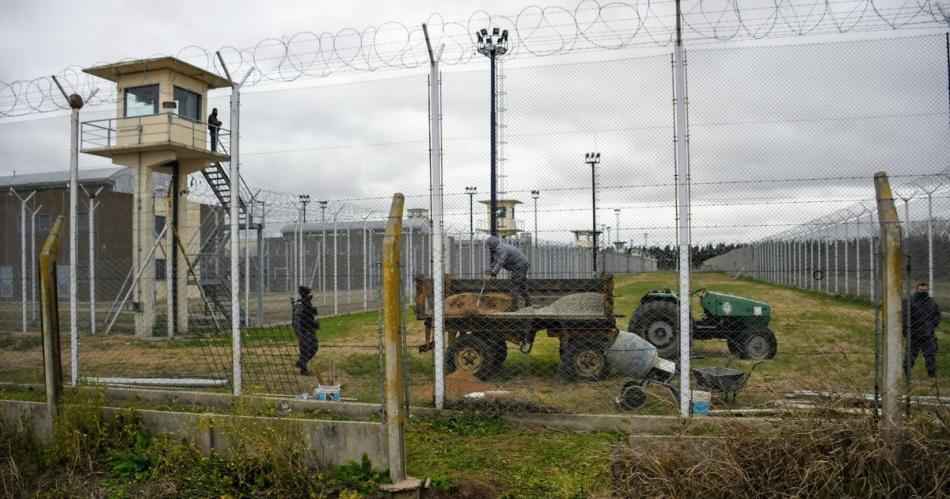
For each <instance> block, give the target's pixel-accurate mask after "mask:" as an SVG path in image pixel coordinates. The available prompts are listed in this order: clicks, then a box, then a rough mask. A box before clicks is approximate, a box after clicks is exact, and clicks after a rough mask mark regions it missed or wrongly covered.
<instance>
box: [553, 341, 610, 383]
mask: <svg viewBox="0 0 950 499" xmlns="http://www.w3.org/2000/svg"><path fill="white" fill-rule="evenodd" d="M606 350H607V344H606V343H604V342H603V341H598V340H574V341H571V342H569V343H568V344H567V347H566V348H565V349H564V354H563V356H562V357H561V363H560V365H559V366H558V367H559V370H560V372H561V376H562V377H564V378H565V379H567V380H570V381H598V380H602V379H604V378H606V377H607V375H608V374H610V363H609V362H607V354H606Z"/></svg>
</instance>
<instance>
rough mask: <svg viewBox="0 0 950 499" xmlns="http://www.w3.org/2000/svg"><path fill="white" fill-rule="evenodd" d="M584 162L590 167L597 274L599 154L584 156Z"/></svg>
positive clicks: (594, 260) (594, 268)
mask: <svg viewBox="0 0 950 499" xmlns="http://www.w3.org/2000/svg"><path fill="white" fill-rule="evenodd" d="M584 162H585V163H587V164H588V165H590V191H591V211H592V212H593V215H594V220H593V226H592V227H591V230H592V231H593V233H594V242H593V244H591V249H592V251H593V267H592V268H593V271H594V273H595V274H596V273H597V245H598V242H597V173H596V170H597V164H598V163H600V153H599V152H589V153H587V154H585V155H584Z"/></svg>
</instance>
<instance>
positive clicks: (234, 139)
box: [217, 52, 254, 396]
mask: <svg viewBox="0 0 950 499" xmlns="http://www.w3.org/2000/svg"><path fill="white" fill-rule="evenodd" d="M217 55H218V60H219V61H221V67H222V69H223V70H224V74H225V76H227V78H228V80H230V81H231V172H230V173H231V178H230V180H231V185H230V189H231V199H230V218H231V219H230V220H229V222H230V233H231V234H230V238H231V254H230V255H229V257H230V260H231V276H230V281H231V282H230V286H231V376H232V379H233V381H232V393H233V394H234V395H235V396H237V395H240V394H241V384H242V376H241V301H240V300H241V297H240V291H241V289H240V285H241V282H240V278H241V268H240V265H239V263H238V253H239V252H240V245H239V244H238V243H239V241H238V238H239V237H240V235H239V232H238V231H239V230H240V224H239V223H238V216H239V212H238V205H239V204H240V202H241V198H240V189H241V169H240V165H241V163H240V142H241V141H240V138H241V128H240V118H241V86H242V85H244V82H245V81H247V78H248V77H249V76H251V72H253V71H254V68H251V69H249V70H248V71H247V73H246V74H245V75H244V78H242V79H241V81H240V82H235V81H234V80H232V79H231V73H229V72H228V67H227V64H225V63H224V58H223V57H221V52H217Z"/></svg>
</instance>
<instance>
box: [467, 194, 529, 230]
mask: <svg viewBox="0 0 950 499" xmlns="http://www.w3.org/2000/svg"><path fill="white" fill-rule="evenodd" d="M479 203H482V204H483V205H485V208H486V211H487V213H488V217H489V218H487V219H485V221H484V223H482V221H481V220H479V224H478V225H480V226H482V227H484V228H483V229H479V230H480V231H481V232H485V233H488V232H489V231H490V230H491V229H490V227H491V200H487V199H486V200H482V201H479ZM497 203H498V217H497V219H498V237H500V238H502V239H505V238H508V237H512V236H516V235H518V233H519V232H524V221H523V220H518V219H516V218H515V206H517V205H519V204H523V203H522V202H521V201H518V200H517V199H499V200H497Z"/></svg>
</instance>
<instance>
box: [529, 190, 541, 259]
mask: <svg viewBox="0 0 950 499" xmlns="http://www.w3.org/2000/svg"><path fill="white" fill-rule="evenodd" d="M539 197H541V191H539V190H533V191H531V198H532V199H534V261H535V262H537V261H538V260H539V259H538V198H539ZM535 265H537V263H535Z"/></svg>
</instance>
